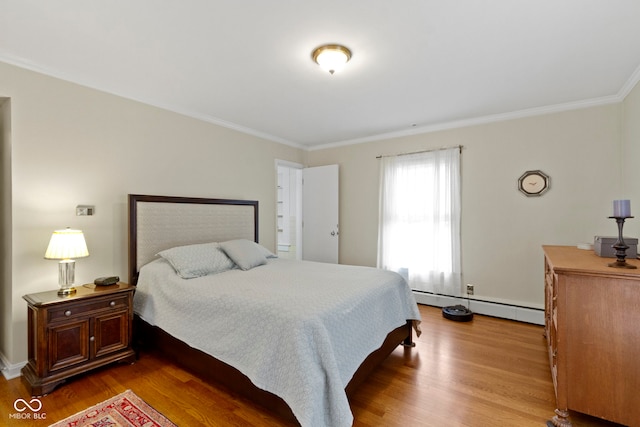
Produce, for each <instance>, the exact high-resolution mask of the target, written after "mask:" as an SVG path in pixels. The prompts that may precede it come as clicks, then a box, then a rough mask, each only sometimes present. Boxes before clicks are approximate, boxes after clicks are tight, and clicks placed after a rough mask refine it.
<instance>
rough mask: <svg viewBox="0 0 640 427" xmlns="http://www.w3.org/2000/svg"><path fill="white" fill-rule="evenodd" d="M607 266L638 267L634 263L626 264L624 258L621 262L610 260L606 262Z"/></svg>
mask: <svg viewBox="0 0 640 427" xmlns="http://www.w3.org/2000/svg"><path fill="white" fill-rule="evenodd" d="M607 266H609V267H613V268H628V269H633V268H638V267H636V266H635V265H632V264H628V263H627V262H626V261H624V260H623V261H622V262H621V261H616V262H611V263H609V264H607Z"/></svg>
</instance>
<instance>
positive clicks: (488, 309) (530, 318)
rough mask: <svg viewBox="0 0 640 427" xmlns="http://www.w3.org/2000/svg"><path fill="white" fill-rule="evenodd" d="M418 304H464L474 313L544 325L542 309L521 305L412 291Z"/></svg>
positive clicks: (445, 305)
mask: <svg viewBox="0 0 640 427" xmlns="http://www.w3.org/2000/svg"><path fill="white" fill-rule="evenodd" d="M413 295H414V296H415V298H416V302H417V303H418V304H425V305H431V306H434V307H448V306H450V305H458V304H461V305H464V306H465V307H468V308H469V309H470V310H471V311H473V312H474V313H476V314H484V315H487V316H492V317H499V318H502V319H510V320H517V321H519V322H525V323H533V324H535V325H544V309H537V308H530V307H521V306H517V305H510V304H503V303H498V302H492V301H482V300H480V299H475V298H469V299H467V298H462V297H452V296H448V295H438V294H433V293H429V292H420V291H413Z"/></svg>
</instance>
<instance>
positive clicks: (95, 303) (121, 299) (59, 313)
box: [48, 294, 129, 322]
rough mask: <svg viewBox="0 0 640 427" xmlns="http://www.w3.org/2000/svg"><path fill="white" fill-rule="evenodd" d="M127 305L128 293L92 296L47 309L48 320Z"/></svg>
mask: <svg viewBox="0 0 640 427" xmlns="http://www.w3.org/2000/svg"><path fill="white" fill-rule="evenodd" d="M127 307H129V295H128V294H125V295H113V296H111V297H108V298H99V299H98V298H92V299H91V300H89V301H85V302H78V303H75V304H65V305H64V306H63V307H60V308H52V309H49V317H48V322H60V321H65V320H67V319H72V318H76V317H78V316H87V315H91V314H93V313H97V312H102V311H105V310H122V309H123V308H127Z"/></svg>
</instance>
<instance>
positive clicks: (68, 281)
mask: <svg viewBox="0 0 640 427" xmlns="http://www.w3.org/2000/svg"><path fill="white" fill-rule="evenodd" d="M87 256H89V250H88V249H87V243H86V242H85V240H84V234H82V231H81V230H72V229H70V228H66V229H64V230H56V231H54V232H53V235H52V236H51V240H50V241H49V246H48V247H47V251H46V252H45V254H44V257H45V259H59V260H60V263H59V264H58V283H59V284H60V290H59V291H58V295H71V294H73V293H75V292H76V289H75V288H74V287H73V283H74V281H75V268H76V262H75V261H74V260H73V258H84V257H87Z"/></svg>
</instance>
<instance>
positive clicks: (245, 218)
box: [129, 194, 258, 284]
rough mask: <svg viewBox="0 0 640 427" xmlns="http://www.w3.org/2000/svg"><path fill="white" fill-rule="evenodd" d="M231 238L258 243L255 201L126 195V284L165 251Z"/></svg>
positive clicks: (136, 277) (136, 279) (132, 281)
mask: <svg viewBox="0 0 640 427" xmlns="http://www.w3.org/2000/svg"><path fill="white" fill-rule="evenodd" d="M231 239H249V240H253V241H255V242H257V241H258V202H257V201H256V200H227V199H203V198H194V197H172V196H149V195H141V194H129V283H131V284H136V283H137V281H138V272H139V271H140V268H141V267H142V266H143V265H145V264H147V263H148V262H150V261H152V260H153V259H155V257H156V254H157V253H158V252H160V251H162V250H164V249H169V248H172V247H175V246H182V245H189V244H194V243H206V242H223V241H225V240H231Z"/></svg>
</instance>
